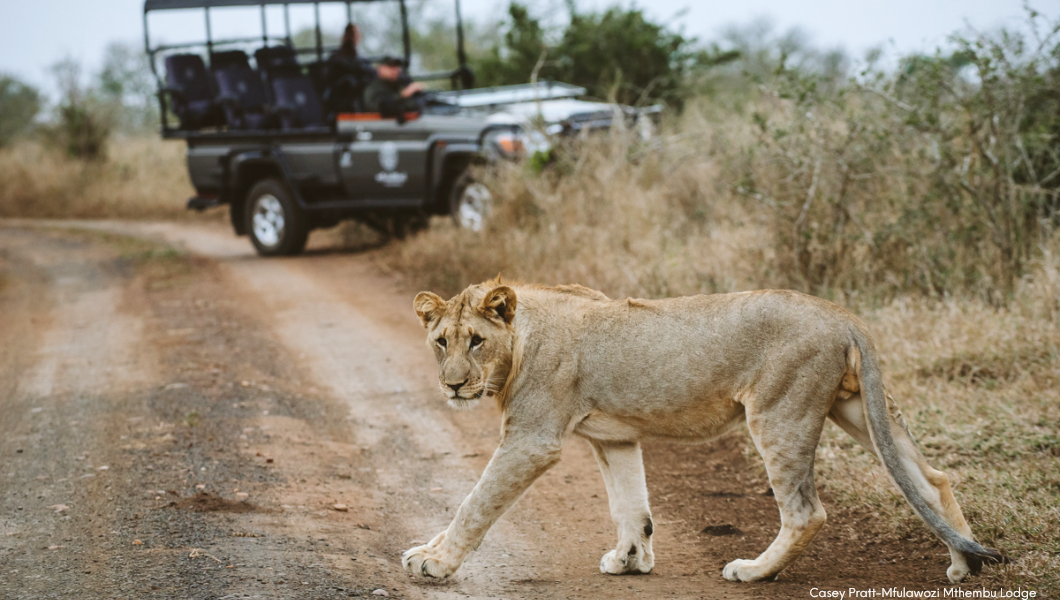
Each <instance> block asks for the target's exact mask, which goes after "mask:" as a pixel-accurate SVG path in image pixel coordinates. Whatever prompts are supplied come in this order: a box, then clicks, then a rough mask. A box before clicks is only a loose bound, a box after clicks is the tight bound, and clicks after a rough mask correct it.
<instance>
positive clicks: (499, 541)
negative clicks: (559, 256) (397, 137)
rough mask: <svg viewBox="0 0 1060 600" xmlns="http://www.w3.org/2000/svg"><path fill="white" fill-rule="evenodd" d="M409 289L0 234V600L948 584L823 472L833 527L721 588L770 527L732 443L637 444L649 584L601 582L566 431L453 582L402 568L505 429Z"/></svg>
mask: <svg viewBox="0 0 1060 600" xmlns="http://www.w3.org/2000/svg"><path fill="white" fill-rule="evenodd" d="M116 233H121V234H127V235H131V236H135V237H137V238H139V239H142V240H151V242H150V243H148V242H142V241H130V239H129V238H127V237H118V236H116V235H114V234H116ZM167 248H176V249H179V252H178V251H173V250H169V249H167ZM412 295H413V294H412V293H410V291H409V290H407V289H402V288H401V287H400V284H399V282H398V280H396V279H395V278H393V277H391V276H388V275H386V274H385V273H384V272H383V271H382V270H381V269H380V268H379V267H378V266H377V265H376V263H375V258H374V256H373V254H372V253H371V252H349V251H344V250H343V249H341V248H329V247H326V246H325V247H321V246H320V244H319V243H318V246H317V247H316V248H315V249H314V248H311V251H310V252H309V254H308V255H306V256H303V257H299V258H296V259H275V260H262V259H259V258H257V257H256V256H254V255H253V254H252V252H251V251H250V245H249V244H248V243H247V242H246V240H244V239H237V238H234V237H232V235H231V234H230V233H229V232H228V231H227V230H225V229H223V228H221V227H217V228H214V227H210V226H203V225H194V226H192V225H177V224H135V225H131V224H122V223H78V224H49V225H41V224H32V223H12V222H8V223H0V414H2V415H3V417H2V419H0V454H2V456H3V457H4V459H3V463H2V464H0V597H2V598H71V597H78V598H112V597H114V598H116V597H122V598H244V597H250V598H255V597H261V598H337V597H348V596H371V595H372V593H373V592H374V591H376V590H385V591H386V593H387V594H389V596H390V597H398V598H443V599H445V598H468V597H470V598H699V597H705V598H752V597H770V598H783V597H792V598H805V597H808V595H809V590H810V588H811V587H820V588H830V589H846V588H848V587H870V586H876V587H879V586H883V585H887V586H892V585H897V586H899V587H901V586H905V587H907V588H910V589H919V588H935V587H938V586H939V585H941V583H942V578H943V577H944V575H943V574H944V572H945V568H946V565H947V564H948V560H947V558H946V554H945V550H944V548H942V547H941V546H939V545H938V544H937V543H935V542H934V541H932V540H931V539H929V538H927V537H926V534H925V536H924V537H920V538H916V539H913V540H909V541H904V542H903V543H901V544H883V543H874V542H873V540H872V539H867V538H865V537H862V538H860V539H859V534H858V533H857V532H856V530H857V524H858V523H859V522H861V521H863V520H864V519H866V518H868V515H864V514H860V513H859V512H858V511H857V510H856V509H840V508H838V507H835V506H834V504H831V503H828V493H827V486H826V484H821V485H822V487H824V490H823V496H824V498H825V501H826V506H828V508H829V514H830V521H829V524H828V525H827V526H826V528H825V529H824V530H823V531H822V533H821V535H819V537H818V539H817V541H816V542H815V543H814V545H813V546H812V547H811V549H810V550H809V551H808V552H807V554H806V555H805V556H804V557H803V558H802V559H801V560H800V561H799V562H798V563H796V564H795V565H794V566H793V567H792V568H790V569H789V570H788V571H785V572H784V573H783V574H782V575H781V577H780V580H779V581H778V582H774V583H768V584H756V585H748V584H734V583H729V582H726V581H724V580H722V578H721V576H720V571H721V568H722V566H723V565H724V564H725V563H727V562H728V561H729V560H732V559H733V558H737V557H742V558H753V557H754V556H756V555H757V554H758V552H760V551H761V550H762V549H764V548H765V547H766V546H767V545H768V543H769V541H771V539H772V537H773V536H774V535H775V533H776V531H777V529H778V525H779V523H778V521H779V520H778V516H777V509H776V505H775V502H774V501H773V498H772V497H771V496H770V495H768V483H767V481H766V480H765V477H764V473H763V472H762V471H761V469H759V468H758V467H757V466H755V465H754V463H753V461H752V462H749V461H748V460H747V459H746V458H745V456H746V453H745V451H744V441H743V434H741V433H736V434H731V435H729V436H727V437H725V438H723V439H721V440H718V441H716V442H714V443H712V444H709V445H703V446H672V445H662V444H658V445H648V446H647V447H646V450H645V458H646V463H647V471H648V484H649V490H650V493H651V495H652V504H653V512H654V516H655V522H656V532H657V533H656V535H655V540H654V544H655V553H656V568H655V571H654V572H653V573H652V574H651V575H650V576H645V577H610V576H606V575H602V574H600V573H599V571H598V568H597V565H598V562H599V559H600V556H601V555H602V554H603V553H605V552H606V551H607V550H609V549H610V548H611V546H610V545H611V544H612V543H613V542H614V539H613V533H612V526H611V522H610V517H609V515H608V508H607V499H606V495H605V492H604V488H603V484H602V482H601V480H600V476H599V475H598V473H597V470H596V465H595V461H594V460H593V458H592V455H591V452H590V451H589V448H588V445H587V444H585V443H584V442H582V441H580V440H572V441H571V442H570V443H568V445H567V447H566V448H565V449H564V457H563V461H562V462H561V463H560V464H559V465H558V466H557V467H556V468H554V469H553V470H552V471H551V472H549V473H548V474H546V475H545V476H544V477H543V478H542V479H541V480H539V481H538V482H537V483H536V484H535V485H534V486H533V487H532V488H531V489H530V491H529V492H528V493H527V494H526V496H525V497H524V498H523V499H522V500H520V502H519V503H518V504H517V505H516V506H515V508H514V509H512V510H511V511H510V512H509V513H508V514H507V515H506V516H505V517H504V518H503V519H502V520H501V521H500V522H499V523H498V525H497V526H495V527H494V528H493V529H492V530H491V531H490V533H489V535H487V537H486V540H485V542H484V543H483V544H482V546H481V547H480V548H479V550H478V551H477V552H475V553H473V554H472V555H471V556H470V557H469V559H468V561H467V562H466V563H465V564H464V566H463V567H462V568H461V570H460V571H458V573H457V575H456V576H454V578H452V580H451V581H447V582H444V583H440V584H434V585H420V584H416V583H414V582H412V581H410V580H409V579H407V578H406V577H405V575H404V573H403V572H402V569H401V564H400V556H401V552H402V551H404V550H405V549H407V548H408V547H410V546H411V545H414V544H415V543H416V542H417V541H418V540H427V539H430V538H431V537H433V535H434V534H436V533H438V532H439V531H441V530H442V529H443V528H444V527H445V526H446V525H447V524H448V521H449V519H450V518H451V515H452V514H453V511H454V510H455V508H456V507H457V505H458V504H459V503H460V501H461V500H462V499H463V498H464V496H465V495H466V494H467V493H468V491H470V489H471V488H472V486H473V485H474V483H475V481H476V480H477V477H478V475H479V474H480V473H481V472H482V469H483V468H484V467H485V465H486V462H487V461H488V459H489V456H490V455H491V453H492V451H493V449H494V448H495V446H496V442H497V433H498V425H499V415H498V412H497V410H496V408H495V407H494V406H490V405H488V404H483V405H481V406H480V407H479V408H478V409H476V410H474V411H470V412H453V411H451V410H449V409H448V408H447V407H446V406H445V403H444V400H443V399H442V397H441V396H440V394H439V393H438V392H437V390H436V386H435V383H434V382H435V369H436V367H435V364H434V360H433V357H432V356H431V354H430V352H429V351H428V350H427V349H426V348H425V346H424V342H423V333H422V329H421V328H420V326H419V323H418V321H417V319H416V317H415V315H414V314H413V312H412V309H411V298H412ZM336 504H341V505H345V507H346V509H345V510H336V509H335V508H334V506H335V505H336ZM705 528H706V529H705Z"/></svg>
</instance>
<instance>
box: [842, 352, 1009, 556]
mask: <svg viewBox="0 0 1060 600" xmlns="http://www.w3.org/2000/svg"><path fill="white" fill-rule="evenodd" d="M854 341H855V344H856V345H857V348H858V350H859V351H860V352H861V360H859V361H856V363H855V364H856V371H857V376H858V384H859V387H860V388H861V397H862V401H863V402H864V406H865V414H866V417H867V420H868V424H869V435H870V437H871V438H872V444H873V446H875V448H876V454H877V455H879V457H880V460H881V461H883V464H884V466H886V467H887V471H888V472H889V473H890V474H891V478H892V479H894V482H895V483H896V484H897V485H898V488H899V489H900V490H902V494H904V495H905V498H906V500H908V501H909V504H910V505H911V506H912V507H913V510H914V511H915V512H916V514H917V515H918V516H919V517H920V518H921V519H922V520H923V521H924V523H925V524H927V526H928V527H929V528H930V529H931V530H932V531H934V532H935V535H937V536H939V538H941V539H942V541H943V542H945V543H946V545H947V546H949V547H950V548H954V549H956V550H958V551H959V552H961V553H962V554H963V555H964V556H965V558H966V559H967V560H968V562H969V564H973V565H980V564H982V563H983V561H987V562H1003V561H1004V555H1002V554H1001V553H1000V552H998V551H997V550H994V549H993V548H985V547H983V546H981V545H979V544H978V543H977V542H975V541H974V540H970V539H968V538H966V537H964V536H963V535H961V534H960V533H957V531H956V530H954V529H953V527H950V525H949V523H947V522H946V521H945V520H944V519H943V518H942V516H941V515H939V514H938V513H937V512H935V510H934V509H932V508H931V506H930V505H929V504H928V503H927V501H926V500H925V499H924V496H923V494H921V493H920V490H919V489H918V488H917V485H916V483H915V482H914V481H913V479H912V478H911V477H910V475H909V471H908V470H907V467H906V465H905V464H904V463H903V461H902V457H901V454H900V450H899V448H898V446H897V445H896V444H895V440H894V436H893V435H892V432H891V427H892V426H897V427H903V425H902V424H901V423H899V422H897V421H894V420H893V419H892V418H891V416H890V414H889V412H888V410H887V394H886V392H885V391H884V387H883V376H882V374H881V373H880V367H879V360H878V359H877V356H876V349H875V348H874V347H873V345H872V343H871V342H869V341H868V339H867V338H866V337H865V336H863V335H862V334H861V332H855V334H854ZM976 570H977V569H976Z"/></svg>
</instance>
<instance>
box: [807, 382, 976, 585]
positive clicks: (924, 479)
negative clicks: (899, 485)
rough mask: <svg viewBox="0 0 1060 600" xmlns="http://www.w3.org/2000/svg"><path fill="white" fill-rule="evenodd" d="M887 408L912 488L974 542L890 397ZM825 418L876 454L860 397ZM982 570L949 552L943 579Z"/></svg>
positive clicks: (942, 477)
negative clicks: (914, 486)
mask: <svg viewBox="0 0 1060 600" xmlns="http://www.w3.org/2000/svg"><path fill="white" fill-rule="evenodd" d="M887 408H888V411H887V412H888V416H889V420H890V425H891V436H892V438H893V439H894V445H895V447H896V448H897V450H898V455H899V457H900V459H901V461H902V463H903V465H904V467H905V471H906V472H907V473H908V474H909V477H910V479H911V480H912V481H913V484H914V485H916V488H917V490H918V491H919V492H920V494H921V495H922V496H923V497H924V500H925V501H926V502H927V503H928V505H929V506H930V507H931V509H932V510H933V511H935V513H937V514H938V515H940V516H941V517H942V518H943V519H944V520H945V521H946V523H948V524H949V526H950V527H952V528H953V529H954V530H955V531H956V532H957V533H959V534H961V535H962V536H964V537H966V538H968V539H970V540H974V539H975V538H974V537H973V536H972V528H971V527H969V526H968V521H966V520H965V518H964V514H963V513H962V512H961V507H960V505H958V504H957V500H956V498H954V497H953V491H952V490H951V489H950V481H949V479H948V478H947V477H946V474H945V473H943V472H941V471H937V470H935V469H934V468H932V467H931V465H929V464H928V462H927V460H926V459H925V458H924V455H923V454H921V453H920V450H919V449H918V448H917V445H916V442H914V441H913V437H912V436H911V435H910V434H909V430H908V429H907V428H906V426H905V423H904V422H903V421H902V417H901V412H900V411H899V410H898V407H897V406H896V405H895V404H894V401H893V400H892V399H891V398H890V397H889V396H888V398H887ZM828 416H829V418H831V419H832V420H833V421H835V423H836V425H839V427H840V428H842V429H843V431H846V432H847V433H849V434H850V435H851V437H853V438H854V439H856V440H857V441H858V442H859V443H860V444H861V445H862V446H863V447H864V448H865V449H866V450H868V451H869V452H872V453H873V454H876V450H875V448H874V447H873V444H872V438H871V437H870V436H869V424H868V421H867V420H866V418H865V410H864V405H863V402H862V399H861V397H860V396H859V395H855V396H853V397H851V398H849V399H847V400H839V401H837V402H836V403H835V404H834V405H833V406H832V410H831V412H830V413H829V414H828ZM981 567H982V559H980V558H979V557H978V556H975V555H967V556H966V555H965V554H964V553H963V552H961V551H960V550H958V549H957V548H953V547H951V548H950V566H949V568H948V569H946V575H947V576H948V577H949V579H950V581H953V582H958V581H961V580H962V579H964V577H965V576H966V575H968V574H969V573H978V572H979V569H980V568H981Z"/></svg>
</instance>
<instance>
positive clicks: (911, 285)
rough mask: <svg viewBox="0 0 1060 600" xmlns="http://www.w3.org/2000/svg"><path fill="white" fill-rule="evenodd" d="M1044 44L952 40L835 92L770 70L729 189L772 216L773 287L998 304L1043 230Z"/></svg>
mask: <svg viewBox="0 0 1060 600" xmlns="http://www.w3.org/2000/svg"><path fill="white" fill-rule="evenodd" d="M1039 19H1040V18H1039V17H1037V16H1034V17H1032V22H1033V23H1035V24H1037V21H1038V20H1039ZM1035 31H1037V29H1035ZM1056 31H1057V30H1056V27H1055V26H1054V27H1053V28H1052V29H1051V30H1050V31H1048V32H1046V33H1044V34H1041V35H1039V36H1038V37H1037V38H1036V39H1034V40H1030V39H1027V38H1026V37H1025V36H1023V35H1020V34H1017V33H1012V32H1001V33H999V34H997V35H994V36H988V35H978V36H975V37H972V38H962V37H955V38H953V43H954V46H955V47H954V49H953V50H952V51H950V52H946V53H943V52H941V51H940V52H937V53H936V54H934V55H930V56H927V55H916V56H910V57H907V58H905V59H903V60H902V61H901V65H900V68H899V69H898V71H897V73H888V72H883V71H871V70H870V71H867V72H865V73H863V74H862V75H861V77H860V78H858V79H854V80H849V81H847V82H844V83H843V84H842V85H841V86H839V87H838V88H837V89H827V86H822V85H821V81H820V80H819V79H818V78H815V77H812V76H807V75H806V74H805V73H800V72H799V71H795V70H788V69H781V70H780V71H779V72H778V75H777V77H776V78H775V79H774V80H773V81H771V82H769V89H770V90H772V92H773V95H772V96H771V97H770V98H769V99H768V100H767V101H766V103H765V105H763V106H761V107H760V109H759V110H758V111H757V112H755V114H754V115H753V119H754V121H755V123H756V127H755V130H756V143H755V144H754V145H753V146H750V147H748V148H747V149H746V150H745V160H746V162H745V163H744V165H743V167H742V168H743V170H744V179H743V181H741V183H740V188H739V189H740V190H741V192H743V193H745V194H747V195H749V196H751V197H753V198H757V199H758V200H760V201H762V202H764V203H766V205H768V206H770V207H771V208H772V210H773V213H774V217H775V219H776V221H775V222H774V231H775V240H776V244H777V256H778V262H779V263H780V268H781V270H782V271H783V272H786V273H789V274H790V278H789V280H788V281H787V282H786V283H787V285H789V286H792V287H797V288H801V289H805V290H807V291H811V292H813V293H817V294H833V293H837V292H838V293H842V294H850V293H852V292H855V291H856V290H858V289H875V290H877V291H880V290H889V291H886V292H884V293H885V294H886V295H892V294H896V293H901V292H905V291H908V290H917V291H919V292H921V293H924V294H927V295H934V296H937V295H944V294H949V293H962V292H969V291H970V292H973V293H977V294H980V295H981V296H982V297H984V298H985V299H987V300H989V301H991V302H993V303H1004V302H1005V299H1006V298H1007V297H1008V296H1009V295H1010V294H1011V292H1012V290H1013V289H1014V286H1015V284H1016V282H1017V281H1018V279H1019V278H1020V276H1021V275H1022V274H1023V273H1024V272H1025V270H1026V267H1027V265H1028V263H1029V261H1031V260H1033V258H1034V257H1035V256H1037V254H1038V246H1039V244H1040V243H1041V242H1042V240H1043V239H1045V237H1046V236H1047V235H1049V233H1050V232H1051V231H1052V228H1053V227H1054V226H1055V214H1054V213H1055V210H1056V208H1057V185H1058V183H1060V181H1058V179H1060V178H1058V176H1060V155H1058V153H1057V142H1058V140H1060V138H1058V136H1057V134H1058V133H1060V131H1058V128H1060V79H1058V78H1057V76H1056V73H1057V69H1058V68H1060V62H1058V61H1060V42H1058V40H1057V35H1056Z"/></svg>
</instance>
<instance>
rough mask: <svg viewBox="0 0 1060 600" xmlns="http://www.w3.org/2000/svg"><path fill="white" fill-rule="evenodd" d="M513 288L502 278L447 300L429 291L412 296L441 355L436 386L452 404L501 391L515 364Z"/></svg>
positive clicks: (430, 343)
mask: <svg viewBox="0 0 1060 600" xmlns="http://www.w3.org/2000/svg"><path fill="white" fill-rule="evenodd" d="M515 302H516V300H515V291H514V290H512V288H510V287H508V286H506V285H499V282H496V283H488V284H482V285H473V286H471V287H469V288H467V289H466V290H464V291H463V292H461V293H460V294H458V295H457V296H454V297H453V298H452V299H450V300H449V301H448V302H446V301H445V300H442V299H441V297H439V296H438V295H436V294H432V293H431V292H420V293H419V294H417V295H416V299H415V300H413V307H414V308H415V309H416V314H417V315H419V317H420V320H421V321H423V326H424V327H425V328H426V329H427V346H429V347H430V348H431V349H432V350H433V351H434V356H435V358H437V359H438V385H439V387H440V388H441V390H442V393H443V394H445V397H446V398H448V399H449V405H450V406H452V407H453V408H470V407H472V406H474V405H475V404H476V403H477V402H478V399H479V398H481V397H482V396H483V395H487V396H494V395H499V394H500V393H501V392H502V389H503V387H504V384H505V381H507V379H508V374H509V372H510V371H511V365H512V342H513V338H514V336H515V330H514V329H513V327H512V320H513V319H514V318H515Z"/></svg>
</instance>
